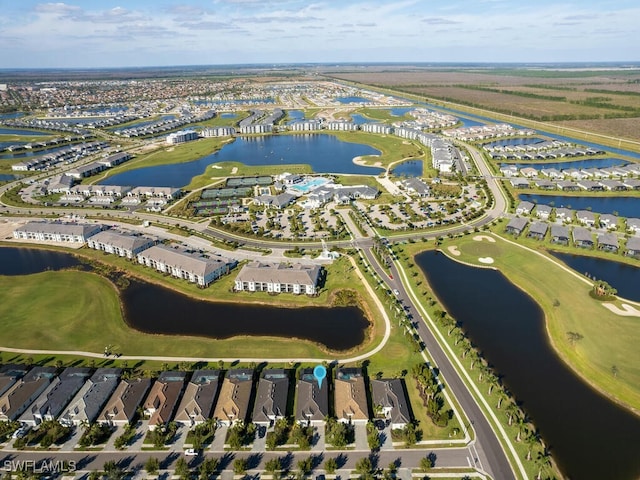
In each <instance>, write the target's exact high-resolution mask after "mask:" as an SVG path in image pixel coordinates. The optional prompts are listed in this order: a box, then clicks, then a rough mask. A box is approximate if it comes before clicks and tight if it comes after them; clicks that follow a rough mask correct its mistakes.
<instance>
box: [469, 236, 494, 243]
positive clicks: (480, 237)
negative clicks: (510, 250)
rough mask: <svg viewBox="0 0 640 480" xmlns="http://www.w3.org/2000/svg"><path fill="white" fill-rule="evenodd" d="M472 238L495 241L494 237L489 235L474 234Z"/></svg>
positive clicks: (478, 240)
mask: <svg viewBox="0 0 640 480" xmlns="http://www.w3.org/2000/svg"><path fill="white" fill-rule="evenodd" d="M473 239H474V240H475V241H476V242H482V241H484V240H486V241H487V242H489V243H496V239H495V238H493V237H490V236H489V235H476V236H475V237H473Z"/></svg>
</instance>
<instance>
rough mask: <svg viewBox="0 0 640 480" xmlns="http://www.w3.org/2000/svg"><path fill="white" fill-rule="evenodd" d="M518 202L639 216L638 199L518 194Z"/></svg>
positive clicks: (631, 216)
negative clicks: (524, 201)
mask: <svg viewBox="0 0 640 480" xmlns="http://www.w3.org/2000/svg"><path fill="white" fill-rule="evenodd" d="M518 197H520V200H526V201H528V202H533V203H539V204H541V205H549V206H552V207H564V208H570V209H572V210H589V209H591V210H592V211H593V212H594V213H611V214H615V215H619V216H621V217H626V218H636V217H639V216H640V197H574V196H568V195H534V194H530V193H521V194H518Z"/></svg>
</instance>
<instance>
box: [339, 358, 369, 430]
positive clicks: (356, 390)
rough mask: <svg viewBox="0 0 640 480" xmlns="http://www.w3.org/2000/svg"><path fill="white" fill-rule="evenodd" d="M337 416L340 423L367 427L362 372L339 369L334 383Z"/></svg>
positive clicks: (366, 409) (353, 369) (367, 411)
mask: <svg viewBox="0 0 640 480" xmlns="http://www.w3.org/2000/svg"><path fill="white" fill-rule="evenodd" d="M334 403H335V415H336V417H337V419H338V421H339V422H343V423H350V424H354V425H355V424H362V425H365V424H366V423H367V422H368V421H369V408H368V406H367V391H366V388H365V383H364V377H363V376H362V370H361V369H359V368H339V369H338V371H337V372H336V379H335V383H334Z"/></svg>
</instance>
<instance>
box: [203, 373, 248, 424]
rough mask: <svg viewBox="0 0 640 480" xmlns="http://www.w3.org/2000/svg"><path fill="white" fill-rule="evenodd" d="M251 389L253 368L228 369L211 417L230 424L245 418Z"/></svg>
mask: <svg viewBox="0 0 640 480" xmlns="http://www.w3.org/2000/svg"><path fill="white" fill-rule="evenodd" d="M252 390H253V370H252V369H247V368H238V369H235V370H229V371H228V372H227V374H226V375H225V377H224V381H223V382H222V387H221V388H220V396H219V398H218V403H217V404H216V408H215V410H214V411H213V418H215V419H216V420H217V421H218V422H220V424H222V425H226V426H231V425H234V424H235V423H237V422H244V421H246V420H247V414H248V413H249V402H250V400H251V392H252Z"/></svg>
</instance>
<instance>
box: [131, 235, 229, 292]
mask: <svg viewBox="0 0 640 480" xmlns="http://www.w3.org/2000/svg"><path fill="white" fill-rule="evenodd" d="M137 259H138V263H140V264H142V265H146V266H147V267H151V268H155V269H156V270H158V271H160V272H163V273H167V274H170V275H172V276H174V277H176V278H183V279H185V280H188V281H189V282H191V283H197V284H198V285H199V286H201V287H206V286H207V285H209V284H210V283H211V282H213V281H214V280H217V279H218V278H220V277H221V276H222V275H225V274H227V273H229V270H231V269H232V268H233V267H235V265H236V262H235V261H232V260H228V259H226V258H223V257H217V258H213V257H206V256H204V255H201V254H198V253H194V252H190V251H187V250H182V249H179V248H171V247H167V246H164V245H154V246H153V247H150V248H147V249H146V250H143V251H142V252H140V253H138V255H137Z"/></svg>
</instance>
